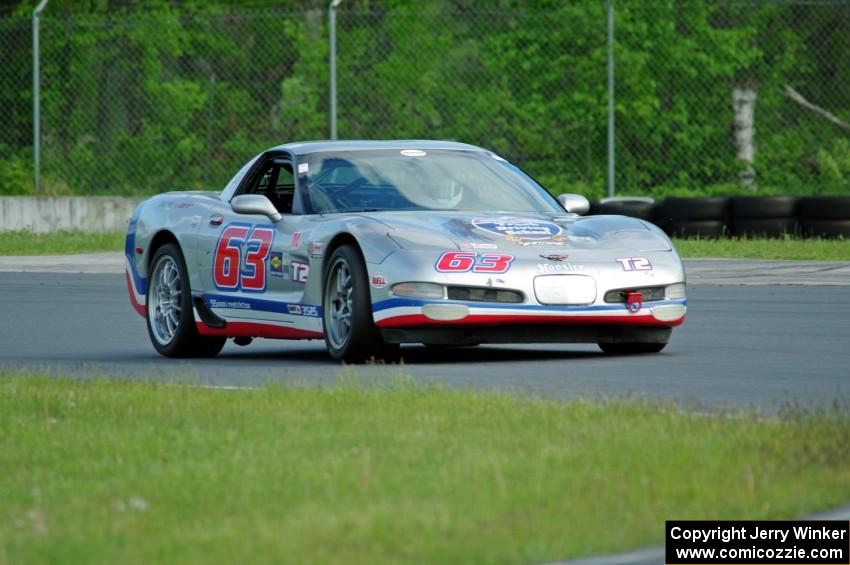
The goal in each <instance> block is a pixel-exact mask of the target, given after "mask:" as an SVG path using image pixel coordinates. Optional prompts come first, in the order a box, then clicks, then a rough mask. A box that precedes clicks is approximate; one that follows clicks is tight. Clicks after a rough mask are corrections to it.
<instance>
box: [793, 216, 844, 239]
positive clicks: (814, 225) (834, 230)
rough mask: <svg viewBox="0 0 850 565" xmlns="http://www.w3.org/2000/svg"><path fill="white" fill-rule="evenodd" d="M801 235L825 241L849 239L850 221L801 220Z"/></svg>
mask: <svg viewBox="0 0 850 565" xmlns="http://www.w3.org/2000/svg"><path fill="white" fill-rule="evenodd" d="M803 235H805V236H806V237H822V238H825V239H838V238H844V239H850V219H847V220H808V221H807V220H803Z"/></svg>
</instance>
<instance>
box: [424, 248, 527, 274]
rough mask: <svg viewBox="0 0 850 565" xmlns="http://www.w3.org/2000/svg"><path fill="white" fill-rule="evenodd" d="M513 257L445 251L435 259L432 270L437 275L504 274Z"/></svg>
mask: <svg viewBox="0 0 850 565" xmlns="http://www.w3.org/2000/svg"><path fill="white" fill-rule="evenodd" d="M513 260H514V256H513V255H502V254H501V253H474V252H471V251H446V252H445V253H443V254H442V255H440V258H439V259H437V264H436V265H434V268H435V269H437V272H439V273H466V272H469V271H472V272H473V273H497V274H498V273H506V272H507V271H508V269H510V268H511V263H512V262H513Z"/></svg>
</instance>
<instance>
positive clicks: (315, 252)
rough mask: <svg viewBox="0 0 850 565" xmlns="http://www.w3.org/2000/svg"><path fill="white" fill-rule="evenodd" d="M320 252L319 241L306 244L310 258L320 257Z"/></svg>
mask: <svg viewBox="0 0 850 565" xmlns="http://www.w3.org/2000/svg"><path fill="white" fill-rule="evenodd" d="M322 251H323V250H322V243H321V242H319V241H313V242H310V243H308V244H307V253H309V254H310V257H321V256H322Z"/></svg>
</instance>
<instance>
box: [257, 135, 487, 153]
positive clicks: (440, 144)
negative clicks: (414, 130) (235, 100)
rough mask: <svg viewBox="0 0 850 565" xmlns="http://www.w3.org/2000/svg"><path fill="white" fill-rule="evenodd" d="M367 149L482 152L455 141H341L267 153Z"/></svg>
mask: <svg viewBox="0 0 850 565" xmlns="http://www.w3.org/2000/svg"><path fill="white" fill-rule="evenodd" d="M369 149H373V150H374V149H378V150H380V149H448V150H455V151H484V149H482V148H481V147H476V146H475V145H469V144H467V143H459V142H457V141H437V140H427V139H404V140H384V141H367V140H342V141H299V142H295V143H286V144H284V145H278V146H277V147H272V148H271V149H269V151H289V152H290V153H292V154H293V155H307V154H309V153H325V152H331V151H358V150H369Z"/></svg>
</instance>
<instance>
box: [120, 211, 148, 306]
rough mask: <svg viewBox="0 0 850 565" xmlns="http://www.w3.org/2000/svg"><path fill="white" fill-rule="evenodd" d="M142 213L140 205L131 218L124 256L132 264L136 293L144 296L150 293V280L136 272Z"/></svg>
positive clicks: (125, 239)
mask: <svg viewBox="0 0 850 565" xmlns="http://www.w3.org/2000/svg"><path fill="white" fill-rule="evenodd" d="M141 213H142V205H141V204H139V205H138V206H136V210H135V211H134V212H133V217H132V218H130V225H129V226H127V237H125V238H124V254H125V255H126V256H127V261H128V262H129V263H130V276H131V277H132V278H133V286H135V287H136V292H138V293H139V294H141V295H142V296H144V295H146V294H147V293H148V279H147V278H145V277H143V276H141V275H139V272H138V271H137V270H136V223H137V222H138V221H139V215H140V214H141Z"/></svg>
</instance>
